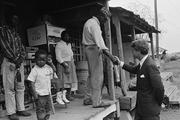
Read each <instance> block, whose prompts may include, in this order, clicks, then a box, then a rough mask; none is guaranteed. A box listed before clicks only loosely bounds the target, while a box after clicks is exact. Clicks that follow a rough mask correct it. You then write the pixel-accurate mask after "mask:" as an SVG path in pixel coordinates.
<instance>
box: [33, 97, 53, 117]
mask: <svg viewBox="0 0 180 120" xmlns="http://www.w3.org/2000/svg"><path fill="white" fill-rule="evenodd" d="M50 101H51V100H50V96H49V95H45V96H38V100H37V101H36V115H37V119H38V120H49V117H50V111H51V102H50Z"/></svg>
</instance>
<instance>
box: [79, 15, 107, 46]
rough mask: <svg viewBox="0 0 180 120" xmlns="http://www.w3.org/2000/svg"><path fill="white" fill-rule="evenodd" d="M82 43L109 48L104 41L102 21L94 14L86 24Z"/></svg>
mask: <svg viewBox="0 0 180 120" xmlns="http://www.w3.org/2000/svg"><path fill="white" fill-rule="evenodd" d="M82 44H84V45H97V46H98V47H99V48H100V49H108V48H107V47H106V45H105V43H104V40H103V37H102V31H101V28H100V22H99V20H98V19H97V17H94V16H93V17H92V18H91V19H89V20H87V22H86V23H85V24H84V28H83V40H82Z"/></svg>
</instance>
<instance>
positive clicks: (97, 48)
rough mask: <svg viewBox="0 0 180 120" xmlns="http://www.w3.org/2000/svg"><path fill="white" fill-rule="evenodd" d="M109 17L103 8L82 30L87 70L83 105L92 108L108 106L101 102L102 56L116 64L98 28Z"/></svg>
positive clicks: (108, 13)
mask: <svg viewBox="0 0 180 120" xmlns="http://www.w3.org/2000/svg"><path fill="white" fill-rule="evenodd" d="M110 16H111V14H110V12H109V11H108V10H107V9H106V8H105V7H103V8H101V9H100V11H98V12H97V13H96V14H95V15H94V16H93V17H92V18H90V19H89V20H87V21H86V23H85V24H84V28H83V38H82V44H83V45H84V46H85V54H86V58H87V61H88V69H89V78H88V81H87V90H85V99H84V105H91V104H92V105H93V108H99V107H106V106H109V104H105V103H104V102H102V101H101V88H102V84H103V61H102V54H105V55H107V56H108V57H109V58H110V59H111V61H112V62H113V63H114V64H117V59H115V57H114V56H113V55H112V54H110V53H109V50H108V48H107V47H106V45H105V43H104V40H103V37H102V31H101V27H100V25H101V24H102V25H103V24H104V23H105V22H106V21H107V20H108V17H110ZM88 89H89V90H90V91H91V93H92V95H90V93H88V92H87V91H88Z"/></svg>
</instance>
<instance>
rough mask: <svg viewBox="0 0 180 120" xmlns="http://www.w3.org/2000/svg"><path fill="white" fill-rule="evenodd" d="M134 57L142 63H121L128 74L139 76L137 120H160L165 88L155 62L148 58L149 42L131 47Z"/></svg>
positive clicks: (140, 41)
mask: <svg viewBox="0 0 180 120" xmlns="http://www.w3.org/2000/svg"><path fill="white" fill-rule="evenodd" d="M131 47H132V49H133V56H134V58H137V59H138V60H139V61H140V63H139V64H138V65H136V66H130V65H127V64H125V63H124V62H122V61H119V63H120V66H121V67H122V68H123V69H125V70H127V71H128V72H131V73H134V74H137V83H136V90H137V102H136V114H135V120H160V117H159V114H160V109H161V103H162V101H163V97H164V87H163V84H162V81H161V76H160V72H159V69H158V67H157V65H156V64H155V61H154V60H153V59H152V58H151V57H150V56H148V50H149V46H148V42H147V41H146V40H135V41H133V42H132V45H131Z"/></svg>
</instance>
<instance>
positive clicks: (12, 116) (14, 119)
mask: <svg viewBox="0 0 180 120" xmlns="http://www.w3.org/2000/svg"><path fill="white" fill-rule="evenodd" d="M8 118H9V120H19V117H18V116H17V115H16V114H15V113H14V114H12V115H8Z"/></svg>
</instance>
